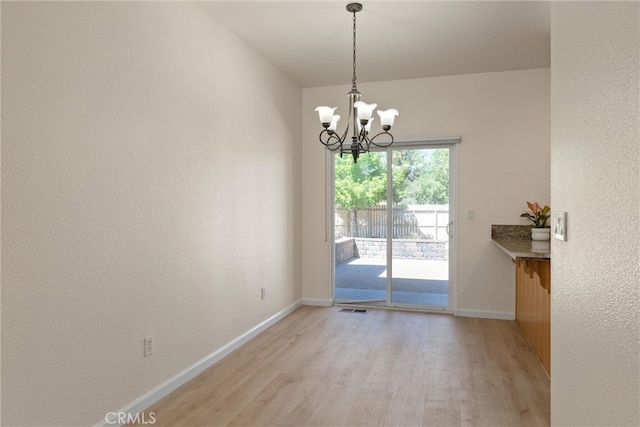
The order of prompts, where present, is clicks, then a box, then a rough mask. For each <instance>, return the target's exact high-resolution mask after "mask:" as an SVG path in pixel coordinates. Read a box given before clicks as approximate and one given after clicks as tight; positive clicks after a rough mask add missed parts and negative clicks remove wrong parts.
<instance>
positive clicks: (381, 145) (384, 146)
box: [367, 131, 394, 148]
mask: <svg viewBox="0 0 640 427" xmlns="http://www.w3.org/2000/svg"><path fill="white" fill-rule="evenodd" d="M380 135H389V137H390V138H391V141H389V142H383V143H380V144H378V143H375V142H374V139H376V138H377V137H379V136H380ZM367 139H368V140H369V143H371V144H373V145H375V146H376V147H380V148H386V147H388V146H390V145H391V144H393V142H394V138H393V135H391V134H390V133H389V132H387V131H384V132H380V133H379V134H377V135H376V136H374V137H373V138H367Z"/></svg>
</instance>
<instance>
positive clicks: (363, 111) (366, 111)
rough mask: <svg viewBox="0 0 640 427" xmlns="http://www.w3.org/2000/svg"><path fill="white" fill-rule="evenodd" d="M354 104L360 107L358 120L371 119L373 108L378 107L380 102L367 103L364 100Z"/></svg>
mask: <svg viewBox="0 0 640 427" xmlns="http://www.w3.org/2000/svg"><path fill="white" fill-rule="evenodd" d="M353 106H354V107H356V108H357V109H358V120H371V116H372V115H373V110H375V109H376V107H377V106H378V104H367V103H366V102H363V101H357V102H354V103H353Z"/></svg>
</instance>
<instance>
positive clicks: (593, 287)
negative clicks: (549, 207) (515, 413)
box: [551, 2, 640, 426]
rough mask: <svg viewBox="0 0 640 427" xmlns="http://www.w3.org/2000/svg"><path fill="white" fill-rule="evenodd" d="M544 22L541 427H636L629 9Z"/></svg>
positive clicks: (594, 8) (556, 14)
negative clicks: (546, 416)
mask: <svg viewBox="0 0 640 427" xmlns="http://www.w3.org/2000/svg"><path fill="white" fill-rule="evenodd" d="M551 11H552V14H551V24H552V26H551V35H552V38H551V65H552V66H551V70H552V71H551V82H552V85H551V89H552V90H551V93H552V96H551V110H552V144H551V159H552V168H551V186H552V192H551V201H552V203H553V208H554V210H559V211H566V212H567V230H568V240H567V241H566V242H555V241H554V242H553V244H552V257H553V262H552V264H551V266H552V271H551V275H552V294H551V366H552V372H553V375H552V377H551V423H552V425H571V426H575V425H617V426H622V425H628V426H630V425H634V426H636V425H640V412H639V411H640V404H639V402H640V378H639V377H640V373H639V366H640V354H639V344H638V336H639V335H640V329H639V323H640V315H639V307H640V298H639V296H638V291H639V289H638V287H639V283H640V247H639V246H640V230H639V223H638V220H639V218H640V173H639V168H640V137H639V132H640V126H639V124H638V121H639V117H640V108H639V105H638V103H639V100H638V97H639V94H640V83H639V82H640V70H639V60H640V58H639V56H638V52H639V49H640V46H639V43H638V34H639V33H640V32H639V23H640V14H639V4H638V3H637V2H626V3H622V2H583V3H573V2H557V3H553V5H552V9H551Z"/></svg>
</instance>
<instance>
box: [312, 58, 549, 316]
mask: <svg viewBox="0 0 640 427" xmlns="http://www.w3.org/2000/svg"><path fill="white" fill-rule="evenodd" d="M549 75H550V74H549V69H534V70H523V71H510V72H500V73H485V74H472V75H463V76H451V77H438V78H427V79H415V80H403V81H393V82H382V83H370V84H360V85H359V89H360V91H361V92H362V93H363V100H365V101H368V102H373V101H375V102H377V103H378V105H379V106H380V107H381V108H383V109H385V108H388V107H391V106H393V107H395V108H397V109H398V110H399V111H400V116H399V117H398V118H397V122H396V125H395V126H394V130H393V133H394V135H395V136H396V137H398V138H402V137H426V136H437V135H451V134H460V135H461V136H462V142H461V143H460V144H459V146H458V153H457V160H458V169H457V176H456V180H457V195H458V200H457V203H458V212H457V215H456V217H455V222H456V225H455V234H456V238H457V242H458V266H457V295H456V296H457V309H458V312H459V314H465V315H481V316H489V317H509V316H513V313H514V305H515V303H514V298H515V297H514V270H513V264H512V263H511V261H510V259H509V258H508V257H507V256H505V255H504V253H502V252H500V251H499V250H498V249H497V248H496V247H494V245H493V244H491V242H490V225H491V224H492V223H493V224H525V223H526V222H522V221H523V220H522V219H521V218H519V215H520V213H522V212H523V211H524V209H525V208H526V205H525V201H527V200H530V201H538V202H540V203H544V204H548V203H549V199H550V188H549V186H550V182H549V179H550V178H549V173H550V172H549V164H550V160H549V156H550V151H549V150H550V148H549V145H550V116H549V114H550V113H549V96H550V95H549ZM346 79H348V77H346ZM348 90H349V86H348V85H345V86H332V87H324V88H310V89H304V91H303V135H304V136H303V167H302V171H303V208H302V209H303V220H302V223H303V255H302V277H303V296H304V298H305V299H309V300H320V301H326V300H329V299H330V297H331V286H330V282H331V278H330V270H329V267H330V262H331V261H330V256H329V242H328V241H325V225H324V224H325V222H324V221H325V202H324V194H325V187H324V184H325V165H324V151H325V149H324V148H323V147H322V146H321V144H320V143H319V142H318V137H317V135H318V133H319V130H320V124H319V122H318V119H317V114H316V113H315V112H314V108H315V107H316V106H318V105H332V106H337V107H338V111H337V113H338V114H343V115H344V114H346V113H344V111H345V109H346V103H347V97H346V93H347V92H348ZM374 126H375V124H374ZM469 209H474V210H475V217H476V219H475V220H473V221H469V220H467V219H466V218H467V211H468V210H469ZM328 240H330V239H328Z"/></svg>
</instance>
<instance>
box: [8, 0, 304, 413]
mask: <svg viewBox="0 0 640 427" xmlns="http://www.w3.org/2000/svg"><path fill="white" fill-rule="evenodd" d="M2 95H3V97H2V116H3V117H2V118H3V126H2V142H3V147H2V351H3V354H2V381H3V387H2V391H3V395H2V415H3V419H2V422H3V424H5V425H89V424H94V423H97V422H99V421H101V420H103V419H104V416H105V413H106V412H107V411H115V410H118V409H120V408H121V407H123V405H125V404H127V403H129V402H131V401H132V400H134V399H135V398H137V397H138V396H140V395H142V394H143V393H145V392H147V391H149V390H150V389H152V388H153V387H155V386H157V385H158V384H160V383H162V382H163V381H165V380H167V379H168V378H170V377H171V376H172V375H174V374H176V373H178V372H179V371H181V370H182V369H184V368H186V367H187V366H189V365H191V364H192V363H194V362H196V361H198V360H199V359H201V358H203V357H204V356H206V355H208V354H210V353H212V352H213V351H215V350H217V349H219V348H220V347H222V346H223V345H225V344H226V343H228V342H229V341H231V340H232V339H234V338H236V337H238V336H239V335H241V334H242V333H244V332H245V331H247V330H249V329H251V328H253V327H254V326H256V325H257V324H259V323H260V322H262V321H264V320H265V319H267V318H269V317H270V316H272V315H273V314H275V313H277V312H279V311H280V310H282V309H284V308H285V307H288V306H289V305H291V304H292V303H294V302H296V301H298V300H299V299H300V298H301V291H300V274H301V273H300V265H301V258H300V255H299V253H300V239H301V231H300V226H301V225H300V218H301V211H300V202H301V195H300V191H301V186H300V184H299V183H300V176H301V169H300V162H299V160H300V155H301V148H300V137H301V122H302V117H301V113H300V109H301V102H302V92H301V90H300V88H298V87H297V86H296V85H295V84H294V83H293V82H292V81H291V80H289V79H288V78H285V77H284V76H283V74H281V72H280V71H278V70H277V69H275V68H274V67H273V66H271V65H270V64H269V63H267V62H266V61H265V60H264V59H263V58H262V57H261V56H259V55H257V54H256V53H255V52H254V51H252V50H251V49H250V48H248V47H247V46H246V45H245V44H244V43H242V42H241V41H240V40H239V39H238V38H237V37H236V36H234V35H233V34H231V33H230V32H229V31H228V30H226V29H225V28H224V27H222V26H221V25H220V24H219V23H217V22H216V21H215V20H214V19H213V18H211V17H210V16H209V15H207V14H206V12H204V11H203V10H202V9H201V8H200V7H199V6H198V5H197V4H193V3H161V2H160V3H159V2H152V3H148V2H142V3H139V2H122V3H120V2H118V3H113V2H90V3H83V2H75V3H73V2H72V3H63V2H55V3H48V2H38V3H24V2H22V3H19V2H15V3H7V2H3V4H2ZM262 286H266V287H267V288H268V291H267V292H268V294H267V299H266V300H265V301H261V300H260V287H262ZM150 334H153V335H154V336H155V353H154V355H153V356H151V357H148V358H143V356H142V350H143V346H142V343H143V337H144V336H146V335H150Z"/></svg>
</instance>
